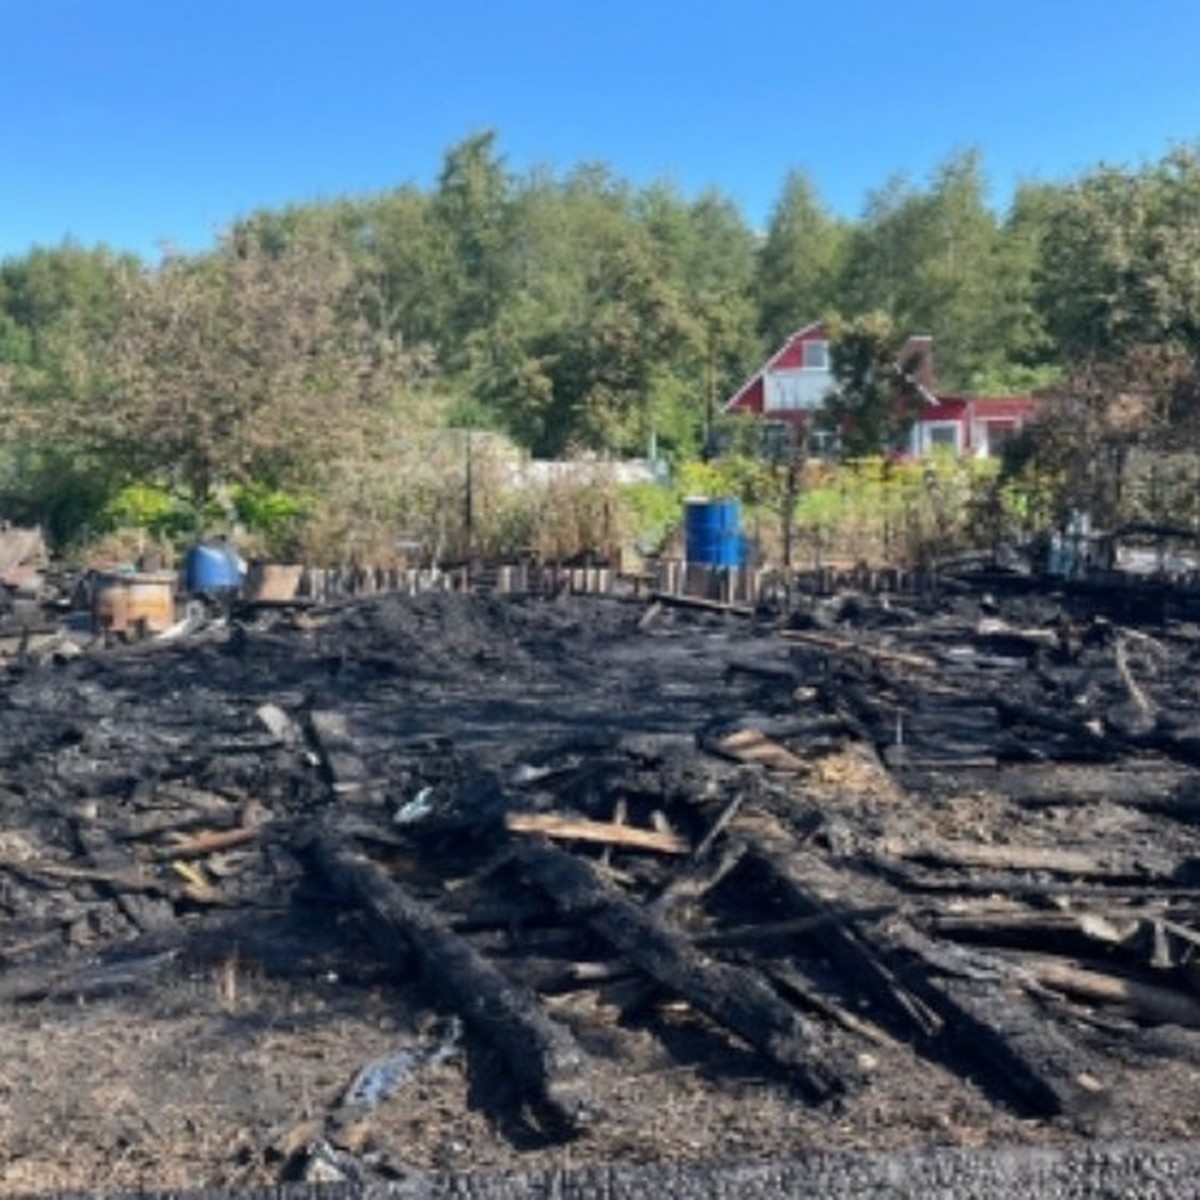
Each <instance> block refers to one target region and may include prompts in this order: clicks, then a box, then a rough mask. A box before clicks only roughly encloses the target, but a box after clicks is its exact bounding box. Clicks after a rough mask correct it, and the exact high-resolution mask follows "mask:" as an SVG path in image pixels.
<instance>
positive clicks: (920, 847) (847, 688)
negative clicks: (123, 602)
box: [0, 579, 1200, 1194]
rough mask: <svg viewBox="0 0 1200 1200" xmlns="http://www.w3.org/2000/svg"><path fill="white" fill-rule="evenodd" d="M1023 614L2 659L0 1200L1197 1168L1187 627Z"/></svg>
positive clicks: (584, 600)
mask: <svg viewBox="0 0 1200 1200" xmlns="http://www.w3.org/2000/svg"><path fill="white" fill-rule="evenodd" d="M1001 582H1003V581H996V580H991V581H966V580H950V579H947V580H944V581H942V584H941V585H940V586H939V588H938V590H937V592H936V594H929V595H923V596H906V595H890V596H889V595H869V594H865V593H857V592H842V593H837V594H832V595H823V596H817V597H814V598H812V599H811V600H806V601H803V602H801V603H800V604H799V605H798V606H797V607H796V610H795V611H794V612H792V613H791V615H790V616H789V617H787V618H786V619H783V618H781V617H779V616H778V615H768V614H759V615H758V616H747V615H741V614H731V613H722V612H717V611H704V610H703V609H696V608H691V607H674V606H670V605H665V604H659V603H651V602H649V601H645V600H641V601H635V600H633V599H617V598H595V597H571V596H560V597H556V598H533V597H527V598H519V597H504V598H501V597H489V596H470V595H460V594H430V595H423V596H415V597H400V596H386V597H375V598H368V599H362V600H357V601H347V602H343V603H338V604H331V605H327V606H318V605H314V606H310V607H306V608H301V607H294V608H283V609H272V608H262V609H258V610H247V611H245V612H241V613H236V614H234V616H233V617H232V618H231V619H229V620H213V621H211V622H209V623H207V624H205V625H203V626H201V627H199V628H195V629H193V630H191V631H190V632H189V633H187V634H186V636H183V637H179V638H175V639H173V640H169V641H168V640H154V639H151V640H146V641H142V642H134V643H130V644H116V645H109V646H100V645H95V646H85V647H84V648H83V650H82V652H81V653H64V644H63V643H62V642H61V641H59V642H52V643H49V644H48V645H47V646H46V648H45V649H44V650H43V651H38V650H37V649H36V648H35V647H33V646H32V645H27V646H26V647H25V648H24V651H23V653H22V654H21V655H20V656H19V657H14V658H13V659H12V661H11V662H10V663H9V664H8V666H7V667H6V669H5V673H4V676H3V678H2V679H0V731H2V738H0V1014H2V1015H0V1019H2V1020H3V1023H4V1044H5V1053H4V1057H3V1063H2V1065H0V1145H3V1147H4V1155H3V1161H2V1165H0V1188H2V1189H3V1190H4V1191H6V1192H7V1193H9V1194H12V1193H21V1192H47V1191H55V1190H58V1191H62V1190H70V1189H84V1188H87V1189H97V1188H104V1189H110V1190H117V1189H122V1188H125V1189H132V1188H137V1187H142V1188H183V1187H200V1186H228V1187H248V1186H251V1185H267V1184H275V1183H279V1182H282V1181H286V1180H308V1181H313V1182H334V1181H352V1182H356V1183H358V1182H362V1181H365V1180H375V1179H381V1180H387V1179H403V1178H413V1177H420V1176H429V1177H432V1176H433V1175H436V1174H439V1173H440V1175H441V1176H450V1175H454V1174H456V1173H463V1172H480V1171H489V1170H498V1171H506V1172H528V1171H538V1170H559V1169H563V1168H579V1167H583V1168H586V1167H588V1166H592V1165H599V1164H622V1165H624V1166H636V1165H639V1164H642V1165H646V1166H652V1165H653V1166H656V1167H661V1166H663V1165H670V1164H674V1165H679V1164H684V1165H686V1164H713V1163H743V1164H745V1163H762V1162H780V1161H787V1160H795V1159H797V1158H799V1157H803V1156H804V1155H806V1154H810V1153H813V1152H826V1151H838V1150H846V1151H863V1152H872V1153H880V1152H896V1153H898V1154H903V1153H909V1152H912V1151H914V1150H919V1149H922V1148H928V1147H931V1146H933V1147H953V1148H958V1149H961V1150H964V1151H975V1150H981V1149H986V1148H989V1147H997V1146H1006V1147H1013V1146H1016V1147H1024V1148H1028V1150H1029V1152H1030V1153H1031V1154H1032V1153H1038V1152H1041V1151H1042V1150H1044V1149H1045V1148H1047V1147H1066V1148H1070V1147H1078V1146H1085V1145H1095V1144H1101V1143H1115V1142H1120V1143H1169V1142H1184V1141H1188V1140H1191V1139H1193V1138H1195V1137H1196V1135H1197V1128H1196V1126H1197V1123H1198V1122H1200V974H1198V973H1197V969H1198V968H1197V950H1198V949H1200V831H1198V828H1197V821H1198V820H1200V686H1198V685H1197V682H1196V681H1197V671H1196V667H1197V660H1198V659H1200V626H1198V625H1196V624H1194V623H1193V622H1192V616H1193V614H1191V613H1190V612H1189V611H1188V610H1187V609H1186V608H1184V607H1182V606H1181V605H1179V604H1177V603H1175V602H1173V601H1170V598H1169V597H1164V595H1162V594H1159V593H1155V594H1154V595H1153V596H1152V597H1148V596H1143V597H1141V598H1131V596H1130V595H1129V594H1126V593H1124V592H1111V591H1109V592H1103V593H1100V594H1097V595H1094V596H1090V597H1087V596H1080V595H1071V594H1065V593H1062V592H1050V591H1044V590H1037V589H1035V588H1032V587H1030V588H1026V589H1023V590H1020V591H1018V590H1016V589H1014V588H1008V587H1001V586H1000V583H1001ZM1117 601H1119V603H1117Z"/></svg>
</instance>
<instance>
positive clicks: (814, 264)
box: [756, 171, 879, 349]
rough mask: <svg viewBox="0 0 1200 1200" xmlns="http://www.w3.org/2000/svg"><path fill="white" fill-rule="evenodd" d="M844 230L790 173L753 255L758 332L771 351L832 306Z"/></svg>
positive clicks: (806, 182) (802, 179)
mask: <svg viewBox="0 0 1200 1200" xmlns="http://www.w3.org/2000/svg"><path fill="white" fill-rule="evenodd" d="M846 233H847V230H846V227H845V225H844V224H843V223H842V222H841V221H839V220H838V219H837V218H836V217H834V216H833V215H832V214H831V213H830V212H829V210H828V209H827V208H826V207H825V205H824V204H823V203H822V201H821V199H820V196H819V195H818V193H817V190H816V188H815V186H814V185H813V183H812V181H811V180H810V179H809V177H808V176H807V175H805V174H802V173H800V172H797V171H792V172H790V173H789V174H788V176H787V178H786V179H785V180H784V184H783V190H782V192H781V194H780V197H779V199H778V201H776V204H775V207H774V209H773V210H772V213H771V219H770V222H769V223H768V226H767V234H766V238H765V240H764V241H763V244H762V247H761V249H760V252H759V256H758V272H757V284H756V293H757V300H758V309H759V330H760V333H761V335H762V337H763V340H764V342H765V344H766V345H767V346H769V347H770V348H771V349H774V348H775V347H776V346H778V345H779V344H780V343H781V342H783V340H784V339H785V338H786V337H787V336H788V335H789V334H790V333H793V332H794V331H795V330H796V329H797V328H799V327H800V326H801V325H803V324H805V323H806V322H808V321H810V320H815V319H816V318H817V317H818V316H820V314H822V313H824V312H827V311H828V310H829V309H831V308H835V307H837V306H838V302H839V280H840V277H841V271H842V256H843V253H844V250H845V246H846ZM876 303H879V302H878V301H876Z"/></svg>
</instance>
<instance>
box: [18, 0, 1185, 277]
mask: <svg viewBox="0 0 1200 1200" xmlns="http://www.w3.org/2000/svg"><path fill="white" fill-rule="evenodd" d="M0 43H2V44H3V47H4V52H3V56H2V58H0V114H3V126H2V129H3V133H2V134H0V147H2V149H0V257H2V256H7V255H13V254H21V253H23V252H25V251H26V250H27V249H28V248H29V247H30V246H31V245H33V244H43V245H45V244H55V243H57V242H59V241H60V240H61V239H62V238H63V237H64V236H71V237H74V238H75V239H76V240H78V241H81V242H83V243H85V244H92V243H96V242H105V243H107V244H109V245H111V246H114V247H117V248H120V249H130V250H135V251H137V252H139V253H143V254H146V255H153V254H154V252H155V247H156V246H158V245H159V244H160V243H162V242H169V243H171V244H173V245H176V246H178V247H180V248H182V249H185V250H196V249H202V248H204V247H206V246H208V245H210V244H211V243H212V241H213V239H214V237H215V235H216V234H217V232H218V231H219V230H220V229H221V228H222V227H223V226H224V225H226V224H227V223H228V222H229V221H231V220H232V219H234V218H235V217H237V216H239V215H242V214H245V213H246V212H249V211H251V210H253V209H255V208H258V207H262V206H279V205H283V204H286V203H289V202H294V201H304V200H313V199H322V198H332V197H336V196H340V195H346V194H358V193H363V192H368V191H378V190H381V189H385V188H388V187H390V186H394V185H396V184H400V183H408V182H411V183H416V184H419V185H421V186H430V185H431V184H432V183H433V181H434V179H435V178H436V175H437V171H438V167H439V165H440V162H441V158H442V155H443V153H444V151H445V150H446V149H447V147H448V146H450V145H451V144H452V143H454V142H456V141H458V140H459V139H461V138H463V137H465V136H467V135H468V134H470V133H473V132H477V131H479V130H482V129H487V128H492V129H495V130H496V131H497V132H498V133H499V135H500V145H501V149H502V151H503V152H504V153H505V154H506V156H507V158H508V161H509V164H510V166H511V167H512V168H513V169H515V170H524V169H526V168H529V167H532V166H535V165H548V166H550V167H552V168H555V169H558V170H566V169H567V168H569V167H571V166H574V165H575V164H577V163H579V162H583V161H600V162H604V163H606V164H607V165H608V166H609V167H611V168H612V170H613V171H614V172H615V173H617V174H618V175H621V176H624V177H625V178H628V179H630V180H632V181H634V182H636V183H647V182H650V181H651V180H654V179H658V178H666V179H670V180H672V181H673V182H674V183H675V184H676V185H677V186H678V187H679V188H680V189H681V190H682V191H683V192H684V193H685V194H687V195H693V194H695V193H697V192H699V191H700V190H702V189H704V188H706V187H708V186H715V187H717V188H719V189H721V190H722V191H724V192H725V193H726V194H728V195H729V196H731V197H732V198H733V199H734V200H735V201H736V202H737V203H738V204H739V205H740V207H741V208H742V211H743V212H744V213H745V215H746V217H747V219H748V220H750V221H751V222H753V223H754V224H756V225H760V226H761V225H763V224H765V222H766V220H767V218H768V215H769V213H770V209H771V206H772V204H773V203H774V201H775V199H776V198H777V196H778V194H779V190H780V185H781V183H782V181H783V178H784V175H785V174H786V172H787V171H788V170H789V169H792V168H801V169H805V170H807V171H809V173H810V174H811V176H812V177H813V179H814V181H815V183H816V184H817V186H818V188H819V190H820V192H821V194H822V196H823V197H824V198H825V199H826V201H827V202H828V203H829V204H830V205H831V206H832V207H833V208H834V209H836V210H837V211H839V212H841V213H843V214H845V215H847V216H855V215H857V214H858V213H859V212H860V211H861V209H862V206H863V203H864V201H865V199H866V196H867V193H868V192H869V191H870V189H871V188H874V187H878V186H880V185H881V184H883V183H884V182H885V180H886V179H887V178H888V177H889V176H890V175H892V174H894V173H896V172H907V173H908V174H910V175H911V176H912V177H913V178H914V179H916V180H918V181H920V180H922V179H924V178H926V177H927V176H928V175H929V173H930V171H931V170H932V169H933V168H934V167H935V166H936V164H937V163H938V161H939V160H941V159H943V158H944V157H945V156H946V155H947V154H948V153H950V152H951V151H952V150H954V149H956V148H961V147H964V146H977V147H978V148H979V149H980V150H981V151H982V153H983V157H984V164H985V167H986V169H987V172H988V176H989V178H990V180H991V182H992V185H993V191H994V196H993V198H994V200H995V202H996V203H997V204H998V205H1000V206H1003V204H1004V203H1005V201H1006V200H1007V198H1008V196H1009V195H1010V194H1011V189H1012V187H1013V185H1014V184H1015V183H1016V182H1017V181H1018V180H1019V179H1022V178H1036V179H1047V180H1058V179H1064V178H1068V177H1070V176H1072V175H1076V174H1078V173H1080V172H1081V171H1083V170H1085V169H1087V168H1088V167H1090V166H1092V165H1094V164H1095V163H1097V162H1098V161H1101V160H1104V161H1107V162H1116V163H1130V164H1136V163H1137V162H1140V161H1142V160H1145V159H1153V158H1157V157H1158V156H1160V155H1161V154H1163V153H1164V152H1165V151H1166V150H1168V149H1169V148H1170V147H1171V146H1172V145H1174V144H1177V143H1180V142H1189V141H1194V140H1196V139H1200V70H1198V69H1197V64H1200V4H1197V3H1196V2H1195V0H1139V2H1138V3H1130V2H1129V0H1007V2H1000V0H826V2H825V3H822V4H816V3H810V2H809V0H792V2H791V3H784V2H782V0H724V2H721V3H717V2H715V0H691V2H690V3H687V4H684V3H680V2H676V0H670V2H667V0H553V2H552V0H490V2H485V0H447V2H443V3H439V2H438V0H422V2H421V3H408V2H407V0H391V2H388V0H338V2H337V3H332V2H328V0H326V2H324V3H317V2H315V0H287V2H286V3H284V2H282V0H0Z"/></svg>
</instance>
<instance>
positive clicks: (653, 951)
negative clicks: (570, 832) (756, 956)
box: [518, 844, 861, 1099]
mask: <svg viewBox="0 0 1200 1200" xmlns="http://www.w3.org/2000/svg"><path fill="white" fill-rule="evenodd" d="M518 861H519V862H520V864H521V867H522V869H523V870H524V872H525V874H526V875H527V876H528V877H529V879H530V880H532V882H533V883H534V884H535V885H536V886H537V887H539V888H540V889H541V890H542V891H544V892H545V893H546V895H547V896H549V897H550V899H551V900H552V901H553V902H554V904H555V906H556V907H557V908H558V910H559V911H560V913H561V914H562V915H563V916H564V917H566V918H568V919H570V920H574V921H579V922H581V923H582V924H585V925H586V926H588V928H590V929H591V930H592V932H593V933H595V934H597V935H598V936H599V937H601V938H603V939H604V940H605V941H606V942H607V943H608V944H609V945H610V946H612V947H613V948H614V949H616V950H618V951H619V952H620V953H621V954H622V955H623V956H624V957H625V958H626V959H627V960H628V961H629V962H630V963H632V964H633V965H634V966H635V967H637V968H638V970H640V971H642V972H643V973H645V974H646V975H648V976H650V978H652V979H653V980H655V982H657V983H659V984H661V985H662V986H663V987H665V988H667V989H669V990H670V991H671V992H673V993H674V994H675V995H677V996H679V997H680V998H682V999H683V1000H685V1001H687V1003H688V1004H689V1005H691V1007H692V1008H694V1009H695V1010H696V1011H697V1012H699V1013H702V1014H703V1015H704V1016H706V1017H708V1018H709V1020H711V1021H714V1022H715V1023H716V1024H718V1025H720V1026H722V1027H723V1028H725V1029H728V1030H729V1031H730V1032H732V1033H734V1034H736V1035H737V1036H738V1037H739V1038H741V1039H742V1040H743V1041H745V1042H748V1043H749V1044H750V1045H751V1046H753V1047H754V1048H755V1049H756V1050H758V1051H759V1052H760V1053H762V1054H764V1055H765V1056H766V1057H768V1058H769V1059H771V1060H772V1061H774V1062H776V1063H778V1064H779V1065H781V1066H783V1067H785V1068H786V1069H787V1070H788V1071H789V1072H790V1073H792V1075H793V1076H794V1077H795V1078H796V1080H797V1082H798V1083H799V1084H800V1086H801V1087H802V1088H803V1090H804V1091H806V1092H807V1093H809V1094H810V1095H811V1096H813V1097H815V1098H821V1099H824V1098H828V1097H831V1096H834V1095H836V1094H838V1093H840V1092H842V1091H844V1090H845V1089H846V1088H847V1086H849V1085H852V1084H854V1083H857V1082H860V1080H861V1071H860V1069H859V1068H858V1066H857V1063H856V1062H854V1061H852V1060H851V1059H850V1057H849V1056H848V1055H837V1054H832V1053H831V1048H830V1046H829V1045H828V1044H827V1042H826V1041H825V1039H824V1038H823V1037H822V1036H821V1035H820V1032H819V1030H818V1029H817V1028H816V1027H814V1026H813V1025H812V1024H810V1022H808V1021H807V1020H805V1019H804V1018H803V1017H802V1016H801V1015H800V1013H799V1012H797V1011H796V1009H795V1008H794V1007H793V1006H792V1005H790V1004H788V1003H787V1002H786V1001H785V1000H783V999H781V998H780V997H779V996H778V995H777V994H776V993H775V992H774V991H773V990H772V989H771V988H770V987H769V986H768V985H767V984H766V983H765V982H764V981H763V980H762V979H761V978H759V977H758V976H757V975H756V974H754V973H752V972H750V971H747V970H743V969H741V968H738V967H734V966H730V965H729V964H727V963H720V962H717V961H714V960H713V959H711V958H708V957H707V956H705V955H703V954H702V953H701V952H700V951H698V950H697V949H696V948H695V947H694V946H692V945H691V944H690V943H689V942H688V941H687V940H686V939H685V938H684V937H683V936H682V935H681V934H679V933H677V932H676V931H675V930H673V929H672V928H670V927H669V926H668V925H667V924H666V923H665V922H664V921H662V920H661V919H659V918H657V917H655V916H653V915H652V914H650V913H649V912H647V911H646V910H645V909H643V908H640V907H639V906H638V905H636V904H634V903H633V902H632V901H630V900H628V899H627V898H626V897H624V896H623V895H621V893H620V892H619V891H617V890H616V889H615V888H614V887H613V886H612V885H610V884H609V883H607V882H606V881H605V880H604V879H602V878H601V877H600V876H599V875H598V874H597V873H596V872H595V871H594V870H593V869H592V868H591V866H590V865H589V864H588V863H586V862H584V861H582V860H580V859H577V858H574V857H573V856H571V855H569V854H565V853H563V852H561V851H558V850H555V849H553V848H551V847H548V846H541V845H533V844H530V845H523V846H521V847H520V848H519V849H518Z"/></svg>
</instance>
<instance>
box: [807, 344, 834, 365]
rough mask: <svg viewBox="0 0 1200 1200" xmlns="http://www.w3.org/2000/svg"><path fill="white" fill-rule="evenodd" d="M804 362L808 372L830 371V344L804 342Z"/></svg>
mask: <svg viewBox="0 0 1200 1200" xmlns="http://www.w3.org/2000/svg"><path fill="white" fill-rule="evenodd" d="M803 347H804V349H803V354H804V357H803V359H802V362H803V364H804V369H805V370H806V371H828V370H829V343H828V342H804V343H803Z"/></svg>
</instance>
